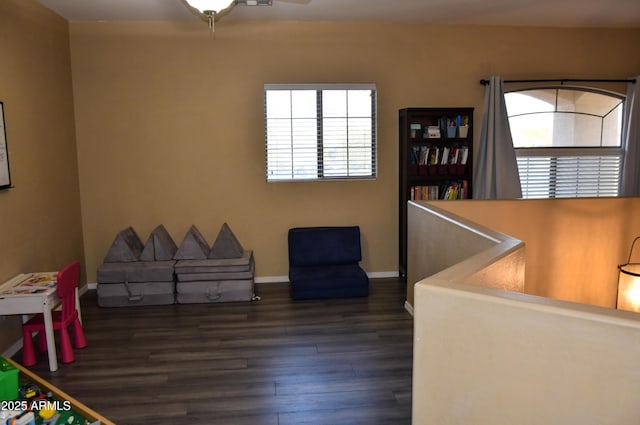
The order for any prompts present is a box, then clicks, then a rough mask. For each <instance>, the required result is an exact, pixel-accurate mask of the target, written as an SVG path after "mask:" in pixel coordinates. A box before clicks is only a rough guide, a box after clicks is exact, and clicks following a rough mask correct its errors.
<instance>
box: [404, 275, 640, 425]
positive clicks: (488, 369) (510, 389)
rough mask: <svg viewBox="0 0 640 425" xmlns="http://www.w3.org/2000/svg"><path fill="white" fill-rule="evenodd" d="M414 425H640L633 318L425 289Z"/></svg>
mask: <svg viewBox="0 0 640 425" xmlns="http://www.w3.org/2000/svg"><path fill="white" fill-rule="evenodd" d="M415 296H416V306H415V307H416V308H415V318H414V323H415V329H414V334H415V337H414V356H413V358H414V367H413V410H412V416H413V421H412V423H413V424H414V425H427V424H452V425H453V424H474V425H495V424H520V425H538V424H552V425H563V424H592V425H599V424H611V425H626V424H631V423H637V422H638V401H637V394H638V392H639V391H640V372H639V371H638V368H637V367H636V364H637V359H638V356H640V320H639V318H638V317H639V316H638V314H636V313H629V312H624V311H617V310H612V309H606V308H602V307H594V306H585V305H579V304H574V303H567V302H563V301H554V300H548V299H545V298H540V297H531V296H528V295H523V294H517V293H513V292H511V293H508V292H504V291H497V290H494V289H488V288H481V287H476V286H468V285H458V284H455V283H449V282H443V281H438V280H437V279H425V280H423V281H422V282H420V283H418V284H417V285H416V295H415Z"/></svg>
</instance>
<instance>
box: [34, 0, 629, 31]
mask: <svg viewBox="0 0 640 425" xmlns="http://www.w3.org/2000/svg"><path fill="white" fill-rule="evenodd" d="M39 1H40V3H42V4H43V5H45V6H47V7H49V8H50V9H52V10H54V11H55V12H57V13H58V14H60V15H62V16H63V17H64V18H66V19H67V20H69V21H122V20H125V21H130V20H186V19H197V17H195V16H194V14H193V13H192V12H191V11H190V10H189V9H188V8H187V7H186V6H185V5H184V3H183V1H182V0H39ZM290 1H291V2H290ZM223 19H225V20H242V19H285V20H349V21H360V20H367V21H404V22H427V23H444V24H480V25H516V26H557V27H615V28H640V0H310V1H309V3H308V4H297V3H296V2H295V1H294V0H274V1H273V6H270V7H269V6H263V7H247V6H236V7H235V8H233V9H232V10H231V11H230V12H229V13H228V14H227V16H225V17H224V18H223Z"/></svg>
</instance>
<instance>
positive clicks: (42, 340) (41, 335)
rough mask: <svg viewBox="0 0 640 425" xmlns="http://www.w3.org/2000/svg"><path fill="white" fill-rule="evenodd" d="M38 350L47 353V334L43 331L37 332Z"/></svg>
mask: <svg viewBox="0 0 640 425" xmlns="http://www.w3.org/2000/svg"><path fill="white" fill-rule="evenodd" d="M38 348H39V349H40V351H47V333H46V332H45V331H44V330H41V331H39V332H38Z"/></svg>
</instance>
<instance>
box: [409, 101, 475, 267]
mask: <svg viewBox="0 0 640 425" xmlns="http://www.w3.org/2000/svg"><path fill="white" fill-rule="evenodd" d="M399 130H400V134H399V136H400V140H399V141H400V143H399V147H400V155H399V158H400V166H399V173H400V176H399V185H400V186H399V191H398V193H399V232H400V246H399V263H400V275H401V276H403V277H404V276H406V272H407V270H406V269H407V202H408V201H409V200H413V199H417V200H420V199H424V200H427V199H434V200H435V199H447V200H453V199H469V198H471V184H472V168H473V108H405V109H401V110H400V111H399Z"/></svg>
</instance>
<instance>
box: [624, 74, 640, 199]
mask: <svg viewBox="0 0 640 425" xmlns="http://www.w3.org/2000/svg"><path fill="white" fill-rule="evenodd" d="M631 79H632V80H634V78H631ZM639 145H640V76H638V77H635V83H632V82H629V83H627V99H626V101H625V103H624V117H623V120H622V146H623V147H624V160H623V162H622V182H621V185H620V195H621V196H638V195H640V146H639Z"/></svg>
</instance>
